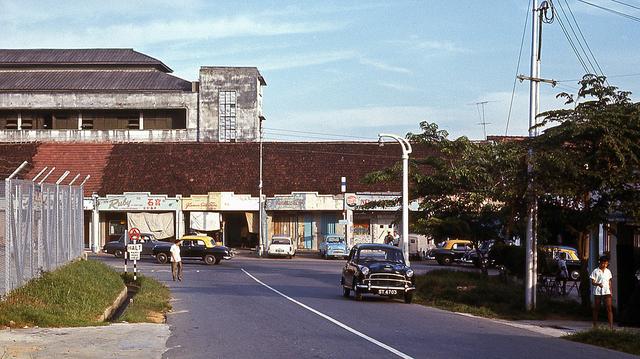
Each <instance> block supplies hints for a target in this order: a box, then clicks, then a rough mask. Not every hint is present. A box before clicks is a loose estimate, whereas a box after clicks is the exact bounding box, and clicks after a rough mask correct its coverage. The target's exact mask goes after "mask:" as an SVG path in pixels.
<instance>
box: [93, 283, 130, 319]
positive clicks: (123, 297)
mask: <svg viewBox="0 0 640 359" xmlns="http://www.w3.org/2000/svg"><path fill="white" fill-rule="evenodd" d="M127 293H128V289H127V286H124V288H123V289H122V291H121V292H120V294H118V297H116V300H115V301H114V302H113V304H111V305H110V306H109V307H107V309H105V310H104V313H102V314H101V315H100V316H99V317H98V321H100V322H104V321H105V320H107V319H109V318H111V315H113V313H115V311H116V310H118V308H120V306H121V305H122V303H124V301H125V300H126V299H127Z"/></svg>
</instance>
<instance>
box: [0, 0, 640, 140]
mask: <svg viewBox="0 0 640 359" xmlns="http://www.w3.org/2000/svg"><path fill="white" fill-rule="evenodd" d="M559 1H560V3H561V4H565V6H564V9H565V11H568V7H567V5H568V6H569V7H570V8H571V9H572V11H573V14H574V16H575V18H576V20H577V22H578V24H579V25H580V27H581V29H582V31H583V33H584V35H585V37H586V39H587V42H588V45H589V47H590V48H591V50H592V51H593V53H594V55H595V58H596V59H597V61H598V63H599V64H600V67H601V68H602V70H603V72H604V73H605V75H608V76H611V78H610V83H611V84H612V85H615V86H618V87H620V88H621V89H624V90H629V91H632V92H634V93H640V76H638V73H640V66H638V64H639V59H640V48H639V47H638V46H637V39H638V35H639V34H640V22H636V21H632V20H629V19H625V18H623V17H620V16H616V15H614V14H611V13H608V12H605V11H603V10H600V9H597V8H595V7H591V6H588V5H586V4H584V3H582V2H579V1H577V0H556V1H555V2H556V3H558V2H559ZM589 2H592V3H594V4H598V5H601V6H606V7H608V8H611V9H615V10H618V11H623V12H625V13H627V14H630V15H634V16H637V17H640V10H638V9H635V8H634V7H632V6H636V7H640V0H624V1H623V2H624V3H627V4H628V5H632V6H625V5H624V4H620V3H619V2H615V1H612V0H589ZM529 3H530V2H529V1H528V0H520V1H516V0H503V1H477V0H458V1H408V0H396V1H351V2H350V1H265V0H262V1H200V0H186V1H165V0H155V1H133V0H128V1H123V0H114V1H108V2H107V1H83V2H75V1H73V2H72V1H67V2H65V1H48V0H46V1H24V0H23V1H13V0H11V1H10V0H0V28H2V36H1V37H0V47H2V48H81V47H131V48H134V49H136V50H138V51H141V52H144V53H147V54H149V55H151V56H154V57H156V58H158V59H160V60H162V61H163V62H164V63H166V64H167V65H168V66H169V67H171V68H172V69H173V70H174V71H175V75H177V76H179V77H182V78H184V79H187V80H197V76H198V69H199V67H200V66H214V65H217V66H256V67H258V68H259V70H260V71H261V73H262V74H263V76H264V77H265V79H266V81H267V83H268V86H267V87H266V88H265V94H264V96H265V97H264V106H265V114H266V117H267V123H266V124H265V127H266V128H267V129H266V131H265V138H266V139H271V140H323V139H327V140H328V139H334V140H349V139H354V140H359V139H367V138H371V139H372V140H376V139H377V133H378V132H388V133H397V134H401V135H404V134H406V133H407V132H409V131H418V123H419V122H420V121H430V122H436V123H438V124H439V125H440V127H441V128H444V129H446V130H447V131H449V132H450V133H451V137H454V138H455V137H458V136H462V135H465V136H468V137H470V138H472V139H480V138H483V136H484V134H483V128H482V126H480V125H479V124H478V123H479V122H480V119H481V117H480V114H479V111H478V110H479V107H478V106H477V105H476V104H475V103H477V102H482V101H489V102H488V103H486V104H485V105H484V109H485V120H486V122H489V123H490V124H488V125H487V128H486V129H487V134H498V135H503V134H505V131H506V123H507V115H508V110H509V104H510V100H511V93H512V86H513V81H514V75H515V73H516V64H517V58H518V50H519V48H520V40H521V36H522V30H523V26H524V22H525V16H527V8H528V6H529ZM530 24H531V22H530V21H529V23H528V25H527V27H528V28H530ZM565 25H567V22H565ZM528 30H529V29H528ZM543 37H544V42H543V56H542V76H543V77H544V78H550V79H556V80H575V79H579V78H580V77H581V76H582V75H583V74H584V72H585V71H584V70H583V69H582V67H581V65H580V63H579V62H578V60H577V58H576V56H575V54H574V53H573V51H572V50H571V47H570V46H569V43H568V41H567V39H566V38H565V36H564V35H563V33H562V29H561V27H560V26H559V22H558V21H555V22H554V23H552V24H548V25H544V35H543ZM634 40H635V41H634ZM529 51H530V34H529V32H527V34H526V38H525V48H524V52H523V58H522V62H521V64H520V71H519V73H522V74H528V72H529ZM620 75H624V76H620ZM628 75H631V76H628ZM618 76H620V77H618ZM576 89H577V81H569V82H562V83H561V86H560V87H556V88H551V87H550V86H549V85H543V86H542V95H541V96H542V97H541V107H542V109H543V110H544V109H552V108H558V107H561V106H562V103H561V102H560V101H558V100H556V99H555V98H554V97H555V94H556V93H558V92H559V91H571V92H575V90H576ZM634 98H637V97H635V96H634ZM527 113H528V84H527V83H526V82H525V83H518V84H517V85H516V94H515V101H514V107H513V111H512V116H511V120H510V125H509V130H508V134H510V135H524V134H526V129H527V124H528V119H527ZM290 130H294V131H306V132H315V133H322V135H316V134H310V133H306V134H304V133H299V132H291V131H290ZM326 134H332V135H331V136H330V135H326Z"/></svg>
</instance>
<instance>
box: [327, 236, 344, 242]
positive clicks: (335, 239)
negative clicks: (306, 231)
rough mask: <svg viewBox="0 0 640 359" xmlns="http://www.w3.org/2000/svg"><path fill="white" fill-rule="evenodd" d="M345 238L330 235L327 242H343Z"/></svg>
mask: <svg viewBox="0 0 640 359" xmlns="http://www.w3.org/2000/svg"><path fill="white" fill-rule="evenodd" d="M342 242H344V239H343V238H342V237H329V238H327V243H342Z"/></svg>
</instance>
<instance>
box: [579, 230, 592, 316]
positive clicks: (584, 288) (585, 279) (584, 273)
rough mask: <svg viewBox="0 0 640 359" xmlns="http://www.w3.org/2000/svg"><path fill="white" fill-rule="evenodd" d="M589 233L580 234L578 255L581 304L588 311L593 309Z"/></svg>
mask: <svg viewBox="0 0 640 359" xmlns="http://www.w3.org/2000/svg"><path fill="white" fill-rule="evenodd" d="M590 238H591V236H590V235H589V232H588V231H587V232H580V237H579V238H578V255H579V256H580V287H579V288H580V302H581V304H582V307H583V308H584V309H586V310H589V309H590V308H591V281H590V280H589V271H588V269H589V248H590V243H589V242H590Z"/></svg>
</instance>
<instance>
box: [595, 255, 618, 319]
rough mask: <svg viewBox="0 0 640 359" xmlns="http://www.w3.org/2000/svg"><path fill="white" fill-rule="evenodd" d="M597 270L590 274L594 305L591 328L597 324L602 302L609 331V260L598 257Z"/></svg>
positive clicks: (611, 310) (610, 276) (610, 310)
mask: <svg viewBox="0 0 640 359" xmlns="http://www.w3.org/2000/svg"><path fill="white" fill-rule="evenodd" d="M599 262H600V263H599V265H598V268H596V269H594V270H593V272H592V273H591V277H590V278H591V284H592V285H593V296H594V298H595V303H594V305H593V327H594V328H595V327H596V326H597V324H598V312H599V311H600V303H601V302H604V305H605V307H606V309H607V319H608V320H609V329H613V309H612V304H611V300H612V298H611V278H612V277H613V276H612V275H611V271H610V270H609V268H607V267H608V266H609V258H607V257H605V256H602V257H600V261H599Z"/></svg>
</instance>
